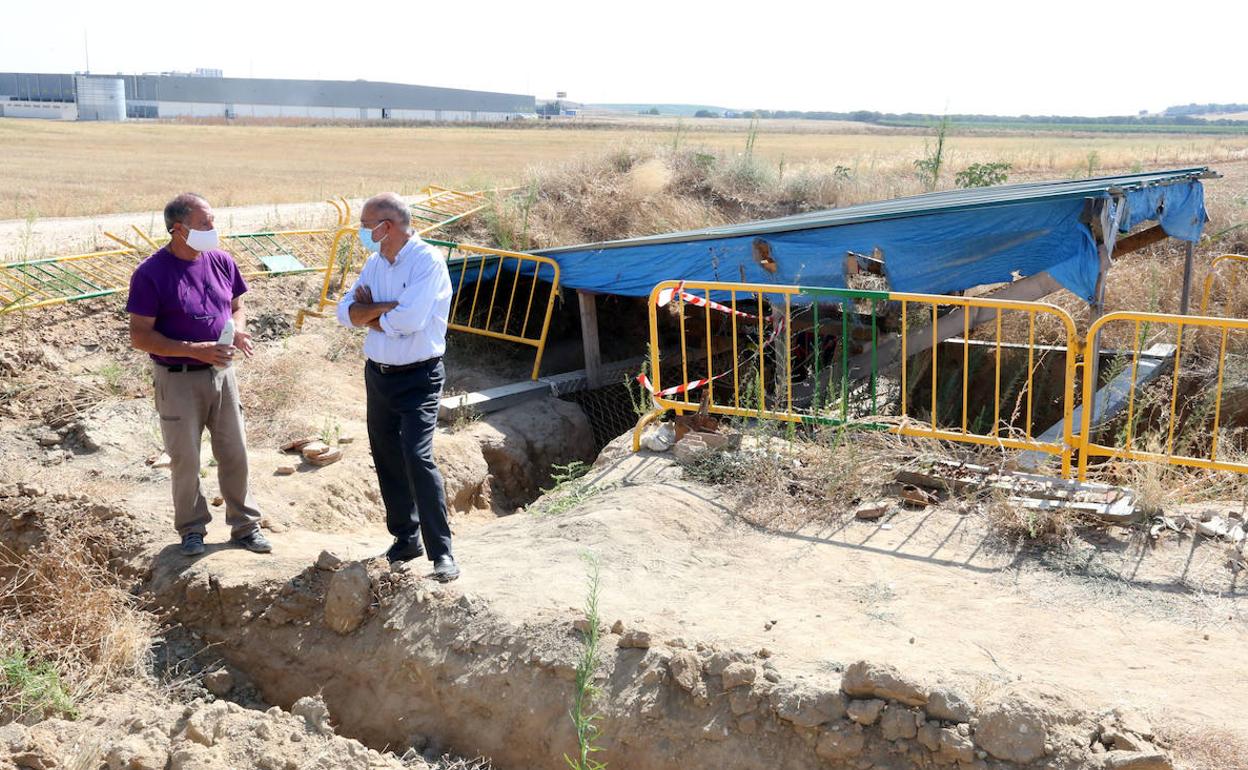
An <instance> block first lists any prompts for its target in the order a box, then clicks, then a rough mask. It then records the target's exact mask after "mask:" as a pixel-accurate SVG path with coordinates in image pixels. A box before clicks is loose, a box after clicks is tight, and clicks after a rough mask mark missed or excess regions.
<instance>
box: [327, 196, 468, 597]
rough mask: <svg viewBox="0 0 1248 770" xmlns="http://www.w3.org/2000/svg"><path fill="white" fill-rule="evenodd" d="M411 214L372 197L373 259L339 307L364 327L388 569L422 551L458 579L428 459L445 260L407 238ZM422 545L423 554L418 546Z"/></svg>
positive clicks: (363, 224)
mask: <svg viewBox="0 0 1248 770" xmlns="http://www.w3.org/2000/svg"><path fill="white" fill-rule="evenodd" d="M411 223H412V219H411V212H410V210H409V209H408V207H407V204H406V203H405V202H404V201H403V199H402V198H401V197H399V196H398V195H396V194H395V193H381V194H380V195H374V196H373V197H372V198H369V199H368V201H367V202H366V203H365V204H364V209H363V210H362V211H361V212H360V242H361V243H362V244H363V245H364V248H365V249H366V250H367V251H369V252H370V256H369V258H368V260H367V261H366V262H365V263H364V267H363V268H362V269H361V270H360V277H359V278H358V279H357V280H356V282H355V286H354V287H352V289H351V291H350V292H347V293H345V294H344V295H343V297H342V300H341V301H340V302H339V303H338V322H339V323H341V324H342V325H343V326H367V327H368V329H369V331H368V335H367V336H366V337H365V338H364V356H365V357H366V358H367V359H368V362H367V363H366V364H365V366H364V385H365V388H366V390H367V398H368V442H369V445H370V446H371V448H372V451H373V464H374V465H375V466H376V468H377V481H378V483H379V485H380V486H381V497H382V500H383V501H384V503H385V506H386V528H387V529H388V530H390V534H391V535H393V536H394V544H393V545H391V546H390V549H389V550H388V551H387V552H386V558H388V559H389V560H390V562H391V563H395V562H405V561H409V560H411V559H417V558H419V557H421V556H423V555H425V553H426V552H427V553H428V555H429V559H430V561H432V562H433V574H434V577H436V578H437V579H439V580H442V581H447V580H454V579H455V578H457V577H459V567H458V565H456V564H455V557H454V556H453V555H452V554H451V528H450V524H449V523H448V522H447V517H446V491H445V488H444V487H443V485H442V475H441V474H440V473H438V467H437V465H435V464H434V461H433V431H434V428H435V427H436V426H437V422H438V401H439V398H440V397H441V395H442V382H443V380H444V379H445V378H446V372H445V370H444V369H443V367H442V354H443V353H444V352H446V324H447V314H448V313H449V312H450V306H451V278H450V275H449V274H448V272H447V269H446V259H445V258H444V257H443V256H442V254H441V253H440V252H439V251H438V250H437V249H435V248H433V247H432V246H430V245H429V244H427V243H425V242H424V241H422V240H421V239H420V238H419V237H417V236H415V235H414V234H413V233H412V229H411ZM422 538H423V540H424V548H422V547H421V539H422Z"/></svg>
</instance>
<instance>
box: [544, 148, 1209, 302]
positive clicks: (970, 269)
mask: <svg viewBox="0 0 1248 770" xmlns="http://www.w3.org/2000/svg"><path fill="white" fill-rule="evenodd" d="M1206 173H1207V169H1205V168H1190V169H1177V170H1173V171H1163V172H1151V173H1142V174H1132V175H1122V176H1113V177H1099V178H1097V179H1086V180H1073V181H1058V182H1036V183H1027V184H1019V185H1002V186H999V187H992V188H980V189H975V190H952V191H948V192H940V193H929V194H926V195H917V196H912V197H909V198H898V199H895V200H891V201H883V202H880V203H869V204H863V205H859V206H848V207H845V208H841V209H833V210H830V211H821V212H812V213H809V214H800V215H796V216H791V217H783V218H780V219H773V220H766V221H762V222H750V223H746V224H743V225H731V226H728V227H721V228H708V229H705V230H694V231H689V232H685V233H672V234H667V235H658V236H648V237H643V238H634V239H626V240H620V241H609V242H605V243H597V244H585V245H581V246H569V247H562V248H557V249H546V250H542V251H538V252H535V253H538V254H544V255H548V256H550V257H552V258H554V259H555V260H557V261H558V262H559V265H560V268H561V271H562V276H561V283H562V284H563V285H564V286H566V287H569V288H573V289H582V290H585V291H591V292H596V293H603V294H616V295H624V296H635V297H640V296H646V295H648V294H649V293H650V290H651V289H652V288H653V287H654V285H655V284H656V283H657V282H659V281H662V280H666V279H683V280H686V281H740V280H743V279H744V280H745V281H748V282H753V283H773V284H802V285H807V286H828V287H844V286H845V272H844V269H845V268H844V265H845V257H846V253H847V252H850V251H852V252H856V253H859V254H871V253H872V252H873V251H874V250H875V249H879V250H880V252H882V254H883V260H884V270H885V273H886V276H887V278H888V281H889V285H890V288H891V289H892V290H893V291H905V292H922V293H928V294H947V293H949V292H953V291H961V290H965V289H970V288H972V287H975V286H981V285H984V284H990V283H1002V282H1007V281H1010V280H1013V279H1015V278H1017V277H1020V276H1028V275H1033V274H1035V273H1039V272H1046V271H1047V272H1048V273H1049V274H1050V275H1052V276H1053V277H1054V278H1055V279H1056V280H1057V281H1058V282H1059V283H1061V284H1062V286H1064V287H1066V288H1067V289H1069V290H1070V291H1071V292H1073V293H1074V294H1076V295H1077V296H1079V297H1082V298H1084V299H1085V300H1086V299H1091V297H1092V294H1093V292H1094V290H1095V287H1096V279H1097V272H1098V265H1099V260H1098V257H1097V251H1096V243H1095V241H1094V239H1093V236H1092V232H1091V230H1090V229H1089V227H1088V225H1087V223H1086V222H1084V221H1083V219H1082V218H1083V214H1084V210H1085V201H1086V200H1087V199H1090V198H1091V199H1096V198H1111V197H1118V198H1119V199H1121V200H1123V201H1124V203H1125V205H1126V210H1125V211H1124V212H1123V215H1122V217H1121V220H1120V225H1119V227H1120V229H1121V230H1122V231H1123V232H1126V231H1127V230H1129V229H1130V228H1132V227H1134V226H1136V225H1138V224H1140V223H1142V222H1145V221H1157V222H1159V223H1160V225H1161V227H1162V228H1163V229H1164V230H1165V232H1166V234H1167V235H1169V236H1172V237H1175V238H1180V239H1183V240H1188V241H1195V240H1198V239H1199V238H1200V233H1201V230H1202V228H1203V226H1204V223H1205V221H1206V215H1205V208H1204V189H1203V187H1202V185H1201V183H1200V181H1199V180H1200V178H1201V177H1202V176H1204V175H1206ZM759 238H761V239H763V240H764V241H766V243H767V245H768V246H769V247H770V251H771V257H772V259H773V260H774V261H775V266H776V268H777V269H776V272H775V273H771V272H769V271H766V270H764V269H763V268H762V267H761V266H760V265H759V264H758V263H757V262H756V261H755V258H754V241H755V240H756V239H759Z"/></svg>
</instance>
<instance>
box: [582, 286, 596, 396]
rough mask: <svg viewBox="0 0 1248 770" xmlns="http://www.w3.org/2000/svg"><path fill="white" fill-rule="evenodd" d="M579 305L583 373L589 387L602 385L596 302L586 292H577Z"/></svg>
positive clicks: (592, 296)
mask: <svg viewBox="0 0 1248 770" xmlns="http://www.w3.org/2000/svg"><path fill="white" fill-rule="evenodd" d="M576 298H577V300H578V301H579V302H580V305H581V343H582V345H584V349H585V372H586V375H587V376H588V378H589V384H590V387H594V388H596V387H598V386H599V385H601V384H602V372H601V370H602V351H601V349H600V348H599V345H598V300H597V297H595V296H594V295H593V294H591V293H590V292H587V291H581V290H579V289H578V290H577V292H576Z"/></svg>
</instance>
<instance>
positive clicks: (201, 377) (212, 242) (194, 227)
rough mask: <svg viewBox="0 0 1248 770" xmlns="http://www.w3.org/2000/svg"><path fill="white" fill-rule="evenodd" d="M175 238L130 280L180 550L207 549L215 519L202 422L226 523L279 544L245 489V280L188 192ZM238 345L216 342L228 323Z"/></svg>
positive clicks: (262, 542)
mask: <svg viewBox="0 0 1248 770" xmlns="http://www.w3.org/2000/svg"><path fill="white" fill-rule="evenodd" d="M165 228H166V229H167V230H168V231H169V235H170V240H169V244H168V245H167V246H165V247H164V248H163V249H161V250H160V251H157V252H156V253H155V254H153V255H152V256H150V257H148V258H147V259H145V260H143V262H142V264H140V265H139V266H138V268H137V269H136V270H135V271H134V275H133V276H131V277H130V299H129V301H128V302H127V303H126V310H127V311H128V312H129V313H130V342H131V344H132V345H134V347H135V348H137V349H138V350H142V351H144V352H145V353H148V354H150V355H151V357H152V370H153V378H154V380H155V390H156V411H157V412H158V413H159V414H160V430H161V434H162V435H163V437H164V440H165V451H166V452H167V453H168V455H169V459H170V465H169V468H170V471H171V472H172V475H173V517H174V519H173V523H174V526H175V527H176V528H177V530H178V535H179V536H180V537H181V538H182V553H183V554H184V555H186V556H197V555H199V554H201V553H203V552H204V535H206V534H207V532H208V522H209V521H212V515H211V514H210V513H209V512H208V503H207V501H206V500H205V498H204V491H203V489H202V487H201V486H200V484H199V447H200V442H201V441H202V440H203V435H204V428H207V429H208V432H209V433H210V434H211V436H212V454H213V457H214V458H216V461H217V479H218V481H219V483H220V487H221V497H222V498H223V499H224V500H225V520H226V523H228V524H229V525H230V537H231V539H232V541H233V542H235V543H237V544H239V545H241V546H242V547H244V548H246V549H247V550H249V551H255V552H256V553H268V552H269V551H271V550H273V547H272V546H271V545H270V544H269V541H268V540H267V539H265V537H264V534H263V533H262V532H261V531H260V511H259V510H258V509H257V508H256V503H255V500H254V498H253V497H252V496H251V492H250V491H249V489H248V485H247V437H246V432H245V430H244V426H243V412H242V409H241V408H240V406H239V399H238V383H237V382H236V380H235V378H234V369H233V367H232V366H231V365H230V364H231V363H232V361H233V358H234V353H235V351H240V352H242V353H243V355H245V356H250V355H251V353H252V344H251V335H250V334H248V333H247V332H246V328H247V327H246V324H245V323H244V321H245V318H244V314H243V300H242V295H243V292H245V291H247V284H246V283H245V282H244V281H243V277H242V275H241V274H239V272H238V265H237V264H235V262H234V259H233V257H231V256H230V255H229V254H227V253H225V252H224V251H221V250H220V249H218V248H217V247H218V246H219V245H220V243H219V240H218V238H217V231H216V229H215V228H214V227H213V217H212V208H211V207H210V206H209V205H208V202H207V201H206V200H204V199H203V198H202V197H200V196H198V195H194V194H192V193H184V194H182V195H179V196H178V197H176V198H174V199H173V200H171V201H169V203H168V205H166V206H165ZM229 320H232V321H233V324H234V329H235V331H234V338H233V341H232V342H229V343H225V344H218V342H217V340H218V339H219V338H220V337H221V332H222V331H223V329H224V328H225V325H226V322H227V321H229Z"/></svg>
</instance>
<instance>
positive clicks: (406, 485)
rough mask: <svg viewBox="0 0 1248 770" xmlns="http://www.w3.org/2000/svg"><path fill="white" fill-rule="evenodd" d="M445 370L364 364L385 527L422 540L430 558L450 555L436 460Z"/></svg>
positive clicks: (371, 442)
mask: <svg viewBox="0 0 1248 770" xmlns="http://www.w3.org/2000/svg"><path fill="white" fill-rule="evenodd" d="M445 378H446V371H445V369H443V367H442V360H441V359H436V360H434V361H430V362H429V363H428V364H426V365H425V366H420V367H417V368H415V369H411V370H408V371H403V372H396V373H391V374H382V373H381V370H380V369H379V368H378V367H377V365H376V364H373V363H371V362H369V363H368V364H365V366H364V386H365V389H366V392H367V394H368V443H369V445H370V446H371V448H372V450H373V465H374V466H376V468H377V481H378V483H379V485H380V486H381V499H382V500H383V501H384V502H385V505H386V529H388V530H390V534H391V535H394V537H395V538H397V539H399V540H404V541H406V540H414V539H416V536H417V533H419V534H420V535H421V536H422V537H423V538H424V543H425V553H426V554H427V555H428V556H429V558H430V559H436V558H438V557H439V556H443V555H448V554H450V553H451V526H450V524H449V523H448V522H447V519H446V489H445V488H444V487H443V485H442V474H441V473H438V466H437V465H436V464H434V462H433V430H434V428H435V427H436V426H437V424H438V399H439V398H440V397H441V395H442V382H443V380H444V379H445Z"/></svg>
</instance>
